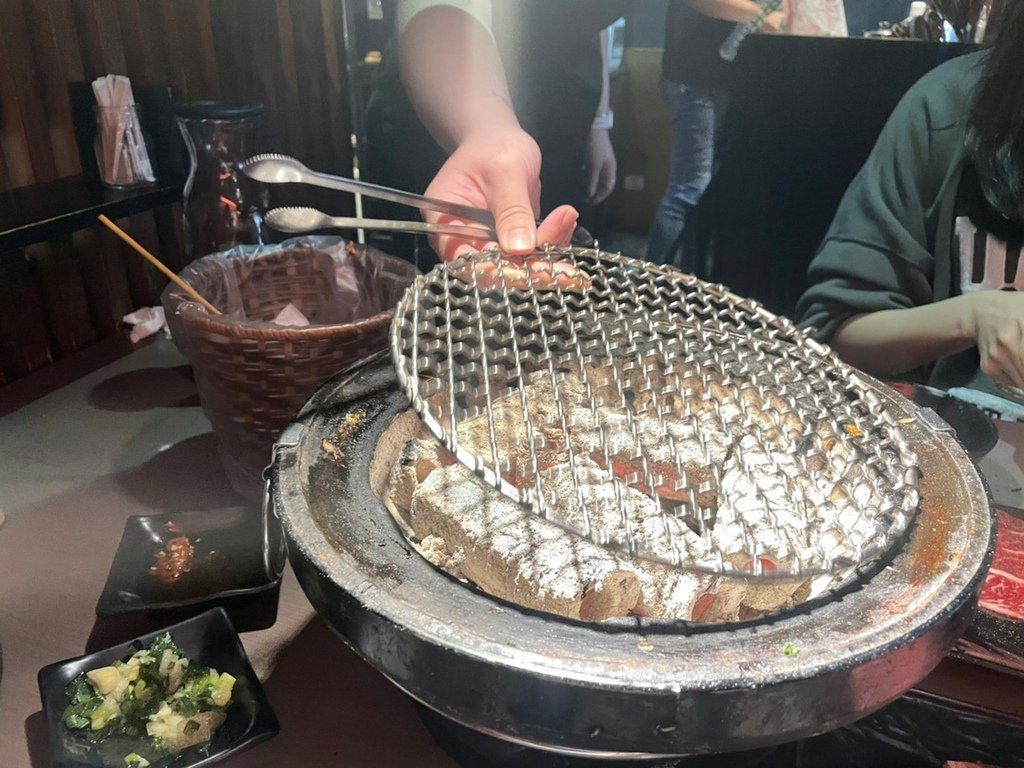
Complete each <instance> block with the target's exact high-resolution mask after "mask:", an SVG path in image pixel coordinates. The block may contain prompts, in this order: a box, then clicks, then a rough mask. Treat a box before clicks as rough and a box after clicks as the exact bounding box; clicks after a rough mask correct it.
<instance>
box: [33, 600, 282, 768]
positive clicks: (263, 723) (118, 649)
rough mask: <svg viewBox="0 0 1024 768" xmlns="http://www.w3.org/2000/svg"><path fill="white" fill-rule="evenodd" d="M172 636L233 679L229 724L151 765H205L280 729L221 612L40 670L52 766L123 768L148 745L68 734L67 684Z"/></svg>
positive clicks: (182, 767)
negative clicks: (197, 744)
mask: <svg viewBox="0 0 1024 768" xmlns="http://www.w3.org/2000/svg"><path fill="white" fill-rule="evenodd" d="M164 632H170V633H171V637H172V638H173V639H174V642H175V643H177V644H178V645H179V646H180V647H181V648H182V650H184V652H185V656H187V657H188V658H189V659H190V660H192V661H195V662H196V663H199V664H203V665H205V666H208V667H213V668H214V669H216V670H217V671H218V672H228V673H230V674H231V675H233V676H234V677H235V679H236V682H235V687H234V691H233V692H232V703H231V705H230V706H229V707H228V708H227V710H226V714H227V720H226V721H225V722H224V724H223V725H221V726H220V727H219V728H218V729H217V730H216V731H214V734H213V738H212V739H211V741H210V742H209V744H207V745H204V746H201V747H192V748H190V749H186V750H185V751H183V752H181V753H180V754H179V755H177V756H175V757H172V758H165V759H163V760H160V761H156V762H154V763H153V766H154V768H159V767H160V766H165V765H166V766H168V768H171V767H173V768H196V767H197V766H208V765H212V764H213V763H216V762H219V761H220V760H222V759H224V758H225V757H228V756H229V755H233V754H235V753H236V752H239V751H241V750H242V749H244V748H246V747H249V746H252V745H254V744H257V743H259V742H261V741H265V740H266V739H269V738H271V737H272V736H275V735H276V734H277V732H278V730H279V725H278V722H277V717H276V716H275V715H274V712H273V710H272V709H271V708H270V703H269V702H268V701H267V697H266V694H265V693H264V692H263V687H262V686H261V685H260V681H259V679H258V678H257V677H256V673H255V672H254V671H253V669H252V665H251V664H250V663H249V658H248V656H246V654H245V649H243V648H242V644H241V642H239V639H238V633H237V632H235V629H234V627H232V626H231V621H230V620H229V619H228V616H227V614H226V613H225V612H224V611H223V610H222V609H220V608H214V609H213V610H209V611H206V612H205V613H201V614H199V615H198V616H194V617H192V618H191V619H189V620H188V621H184V622H182V623H180V624H175V625H173V626H170V627H166V628H164V629H161V630H160V631H158V632H151V633H149V634H147V635H142V636H141V637H138V638H136V639H135V640H132V641H131V642H127V643H121V644H120V645H115V646H113V647H111V648H106V649H104V650H102V651H97V652H96V653H91V654H89V655H88V656H79V657H77V658H74V659H68V660H66V661H61V662H57V663H55V664H50V665H49V666H46V667H43V668H42V669H41V670H39V695H40V698H41V699H42V703H43V714H44V715H45V717H46V723H47V726H48V727H49V731H50V747H51V750H52V754H53V764H54V766H55V768H84V767H85V766H104V767H106V766H109V768H115V767H117V768H123V766H124V756H125V755H127V754H129V753H130V752H133V751H136V750H138V751H140V752H141V751H142V750H143V749H145V747H146V744H145V743H144V742H142V741H141V740H139V739H135V740H134V742H133V740H132V739H130V738H129V737H120V738H116V739H114V738H111V739H109V740H107V741H102V740H101V741H99V742H92V741H90V740H89V736H88V733H87V732H85V731H81V732H78V731H71V730H69V729H68V728H67V727H66V726H65V725H64V723H63V715H64V710H65V708H66V707H67V706H68V704H70V703H71V696H70V694H69V692H68V686H69V685H70V683H71V682H72V681H73V680H74V679H75V678H76V677H78V676H79V675H80V674H82V673H84V672H87V671H88V670H90V669H96V668H97V667H104V666H108V665H110V664H112V663H113V662H114V661H117V660H118V659H125V658H127V657H128V656H130V655H131V654H132V653H134V652H135V651H137V650H140V649H141V648H144V647H147V646H148V645H149V644H150V643H151V642H152V641H153V639H154V638H155V637H156V636H157V635H161V634H163V633H164Z"/></svg>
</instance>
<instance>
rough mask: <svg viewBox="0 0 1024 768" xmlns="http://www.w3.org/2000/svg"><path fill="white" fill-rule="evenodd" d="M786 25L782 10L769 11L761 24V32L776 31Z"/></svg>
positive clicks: (779, 30)
mask: <svg viewBox="0 0 1024 768" xmlns="http://www.w3.org/2000/svg"><path fill="white" fill-rule="evenodd" d="M785 27H786V14H785V12H783V11H775V13H769V14H768V15H767V16H766V17H765V20H764V23H763V24H762V25H761V29H760V31H761V32H770V33H773V34H774V33H778V32H781V31H782V30H783V29H785Z"/></svg>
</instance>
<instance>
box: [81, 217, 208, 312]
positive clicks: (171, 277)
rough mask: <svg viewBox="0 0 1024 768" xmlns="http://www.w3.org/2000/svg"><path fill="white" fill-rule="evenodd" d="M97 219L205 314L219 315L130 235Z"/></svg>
mask: <svg viewBox="0 0 1024 768" xmlns="http://www.w3.org/2000/svg"><path fill="white" fill-rule="evenodd" d="M99 218H100V221H101V222H103V225H104V226H106V227H107V228H108V229H110V231H111V232H113V233H114V234H115V235H117V236H118V237H120V238H121V239H122V240H124V241H125V242H126V243H128V245H130V246H131V247H132V248H134V249H135V250H136V251H138V252H139V254H141V255H142V256H143V257H144V258H145V259H146V260H147V261H149V263H150V264H152V265H153V266H154V267H156V268H157V269H159V270H160V271H161V272H162V273H163V274H164V275H165V276H166V277H167V279H168V280H170V281H172V282H173V283H174V284H175V285H177V286H178V287H179V288H181V289H182V290H183V291H185V293H187V294H188V295H189V296H191V297H192V298H193V299H195V300H196V301H198V302H199V303H200V304H201V305H202V306H203V307H204V308H205V309H206V311H207V312H209V313H210V314H211V315H219V314H220V310H219V309H217V308H216V307H215V306H213V304H211V303H210V302H208V301H207V300H206V299H204V298H203V297H202V296H200V295H199V294H198V293H197V292H196V289H195V288H193V287H192V286H191V285H189V284H188V283H186V282H185V281H184V280H182V279H181V278H180V277H178V276H177V275H176V274H174V273H173V272H171V270H169V269H168V268H167V267H165V266H164V264H163V262H162V261H160V259H158V258H157V257H156V256H154V255H153V254H152V253H150V252H149V251H147V250H146V249H145V248H143V247H142V246H141V245H139V244H138V243H137V242H136V241H135V239H134V238H133V237H132V236H131V235H129V234H128V233H127V232H125V231H124V230H123V229H121V228H120V227H119V226H117V224H115V223H114V222H112V221H111V220H110V219H108V218H107V217H106V216H104V215H103V214H102V213H101V214H100V217H99Z"/></svg>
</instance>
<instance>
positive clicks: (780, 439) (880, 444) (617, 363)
mask: <svg viewBox="0 0 1024 768" xmlns="http://www.w3.org/2000/svg"><path fill="white" fill-rule="evenodd" d="M392 354H393V357H394V362H395V366H396V369H397V373H398V377H399V382H400V384H401V386H402V387H403V388H404V389H405V392H406V394H407V396H408V397H409V399H410V401H411V402H412V404H413V407H414V408H415V410H416V411H417V412H418V413H419V414H420V416H421V417H422V418H423V420H424V422H425V423H426V424H427V426H428V428H429V429H430V430H431V431H432V432H433V433H434V435H435V436H436V437H437V438H438V439H440V440H441V442H442V443H443V444H444V445H445V446H446V447H447V448H448V449H449V450H450V451H452V452H453V453H454V454H455V456H456V457H457V458H458V459H459V460H460V461H461V462H463V463H464V464H466V465H467V466H469V467H470V468H471V469H473V470H474V471H476V472H477V473H478V474H479V475H480V476H481V477H482V478H483V479H484V480H485V481H486V482H488V483H490V484H492V485H494V486H495V487H497V488H499V489H500V490H501V491H502V492H503V493H504V494H506V495H507V496H509V497H511V498H513V499H515V500H516V501H518V502H521V503H523V504H525V505H527V506H529V507H530V508H531V509H532V510H533V511H534V512H536V513H537V514H540V515H542V516H543V517H545V518H547V519H548V520H550V521H552V522H554V523H556V524H558V525H560V526H562V527H564V528H566V529H568V530H571V531H573V532H574V533H577V534H579V535H580V536H583V537H585V538H586V539H588V540H590V541H592V542H594V543H597V544H600V545H602V546H605V547H609V548H611V549H615V550H620V551H622V552H624V553H626V554H628V555H629V556H632V557H638V558H643V559H649V560H654V561H657V562H661V563H665V564H668V565H671V566H674V567H678V568H684V569H690V570H695V571H701V572H709V573H717V574H728V575H742V576H748V577H749V576H756V577H791V576H792V577H798V576H799V577H803V576H808V575H814V574H826V573H827V574H836V573H838V572H842V571H848V570H850V569H853V568H856V567H858V566H861V565H863V564H865V563H867V562H870V561H872V560H875V559H877V558H878V557H880V556H881V555H882V554H884V553H885V552H887V551H888V550H890V549H891V548H892V547H893V546H894V545H895V544H896V543H897V542H898V541H899V540H900V539H901V538H902V535H903V534H904V533H905V532H906V531H907V529H908V527H909V525H910V523H911V521H912V519H913V516H914V514H915V513H916V510H917V505H918V492H917V468H916V462H917V459H916V456H915V454H914V452H913V450H911V448H910V446H909V445H908V444H907V442H906V440H905V438H904V436H903V435H902V432H901V429H900V425H899V423H898V422H897V421H896V419H895V418H894V417H893V416H891V415H890V414H888V413H887V412H886V411H885V410H884V408H883V407H882V404H881V401H880V399H879V398H878V397H877V396H876V395H875V394H874V393H873V392H872V390H871V388H870V386H868V385H867V383H866V382H865V381H864V380H863V379H862V378H861V377H860V376H859V375H858V374H857V372H856V371H854V370H852V369H850V368H849V367H848V366H846V365H844V364H843V363H842V362H840V361H839V360H838V359H837V358H836V357H835V356H834V355H833V354H832V353H831V351H830V350H829V349H828V348H827V347H824V346H822V345H820V344H818V343H816V342H814V341H813V340H811V339H809V338H807V337H806V336H804V335H803V334H802V333H801V332H800V331H798V330H797V329H796V328H795V327H794V326H793V324H792V323H791V322H790V321H789V320H786V319H784V318H779V317H776V316H774V315H772V314H771V313H770V312H768V311H767V310H765V309H764V308H763V307H761V306H760V305H759V304H757V303H756V302H754V301H751V300H746V299H741V298H739V297H737V296H734V295H732V294H730V293H729V292H728V291H726V290H725V289H724V288H723V287H721V286H715V285H710V284H707V283H704V282H701V281H699V280H697V279H695V278H693V277H690V276H687V275H683V274H681V273H678V272H674V271H670V270H665V269H661V268H658V267H655V266H653V265H651V264H648V263H646V262H641V261H636V260H633V259H628V258H625V257H622V256H620V255H617V254H610V253H604V252H601V251H594V250H585V249H579V248H547V249H545V250H544V251H542V252H538V253H537V254H535V256H534V258H533V260H532V261H531V263H530V264H529V266H527V267H517V266H514V265H511V264H509V263H508V262H505V261H499V258H498V256H497V254H496V253H494V252H483V253H480V254H474V255H471V256H468V257H463V258H462V259H459V260H456V261H454V262H450V263H449V264H447V265H439V266H438V267H436V268H435V269H434V270H433V271H432V272H431V273H430V274H428V275H425V276H422V277H420V278H418V279H417V281H416V282H415V284H414V285H413V286H411V287H410V288H409V290H408V291H407V292H406V294H405V296H404V297H403V299H402V301H401V302H400V304H399V306H398V309H397V310H396V314H395V320H394V324H393V326H392Z"/></svg>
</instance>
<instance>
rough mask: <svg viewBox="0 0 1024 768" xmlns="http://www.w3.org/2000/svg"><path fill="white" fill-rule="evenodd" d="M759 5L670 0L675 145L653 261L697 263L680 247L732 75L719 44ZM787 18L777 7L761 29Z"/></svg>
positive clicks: (664, 71) (688, 268) (668, 56)
mask: <svg viewBox="0 0 1024 768" xmlns="http://www.w3.org/2000/svg"><path fill="white" fill-rule="evenodd" d="M760 10H761V9H760V6H759V5H758V4H757V3H755V2H753V0H670V3H669V6H668V15H667V18H666V22H665V51H664V54H663V57H662V67H661V89H662V94H663V95H664V97H665V101H666V102H667V103H668V105H669V109H670V110H671V113H672V145H671V150H670V157H669V176H668V185H667V186H666V188H665V193H664V195H663V196H662V199H661V204H660V205H659V206H658V210H657V213H656V214H655V217H654V223H653V225H652V227H651V231H650V234H649V238H648V244H647V258H648V260H649V261H653V262H655V263H658V264H671V265H673V266H676V267H678V268H680V269H682V270H683V271H684V272H690V273H692V272H694V271H695V270H696V267H697V264H696V255H695V254H693V253H687V252H686V249H685V248H684V247H683V231H684V229H685V227H686V219H687V217H688V216H689V214H690V212H691V211H692V210H693V209H694V208H696V207H697V203H698V202H699V201H700V198H701V196H702V195H703V194H704V190H706V189H707V186H708V184H709V183H710V182H711V174H712V171H713V169H714V163H715V139H716V135H717V132H718V129H719V127H720V125H721V121H722V117H723V114H724V111H725V102H726V96H725V92H726V90H727V89H728V87H729V76H730V71H729V70H730V64H729V63H728V62H726V61H724V60H723V59H722V58H721V56H720V54H719V49H720V48H721V46H722V43H723V42H724V41H725V38H726V37H728V36H729V33H730V32H732V30H733V29H734V28H735V26H736V24H739V23H746V22H749V21H752V20H753V19H755V18H756V17H757V16H758V14H759V13H760ZM785 19H786V14H785V11H784V10H779V11H776V12H775V13H772V14H771V15H769V16H768V17H767V18H766V19H765V22H764V25H763V26H762V28H761V31H763V32H779V31H780V30H781V29H782V27H783V25H784V22H785Z"/></svg>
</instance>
